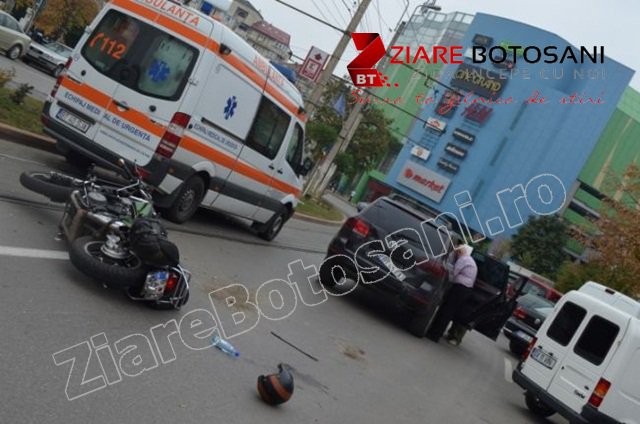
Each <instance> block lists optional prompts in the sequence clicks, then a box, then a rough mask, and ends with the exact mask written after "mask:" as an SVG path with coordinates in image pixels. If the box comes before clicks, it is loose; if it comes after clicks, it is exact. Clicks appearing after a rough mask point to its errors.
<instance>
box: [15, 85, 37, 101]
mask: <svg viewBox="0 0 640 424" xmlns="http://www.w3.org/2000/svg"><path fill="white" fill-rule="evenodd" d="M31 90H33V85H29V84H20V85H19V86H18V89H17V90H15V91H14V92H13V93H12V94H11V96H10V98H11V101H12V102H13V103H15V104H17V105H21V104H23V103H24V99H25V97H27V96H28V95H29V93H31Z"/></svg>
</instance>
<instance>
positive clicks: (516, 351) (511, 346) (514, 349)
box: [509, 340, 527, 357]
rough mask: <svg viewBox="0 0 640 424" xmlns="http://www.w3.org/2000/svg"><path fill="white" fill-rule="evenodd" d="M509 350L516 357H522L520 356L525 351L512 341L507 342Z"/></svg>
mask: <svg viewBox="0 0 640 424" xmlns="http://www.w3.org/2000/svg"><path fill="white" fill-rule="evenodd" d="M509 350H510V351H511V353H513V354H514V355H516V356H519V357H522V355H524V352H525V351H526V350H527V349H526V348H523V347H522V346H521V345H519V344H518V343H516V342H514V341H513V340H510V341H509Z"/></svg>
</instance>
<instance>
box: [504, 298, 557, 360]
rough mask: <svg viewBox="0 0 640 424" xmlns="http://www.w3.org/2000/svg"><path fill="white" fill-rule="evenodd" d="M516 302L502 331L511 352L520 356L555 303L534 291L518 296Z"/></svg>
mask: <svg viewBox="0 0 640 424" xmlns="http://www.w3.org/2000/svg"><path fill="white" fill-rule="evenodd" d="M516 302H517V306H516V309H515V310H514V311H513V315H511V317H510V318H509V319H508V320H507V323H506V324H505V325H504V328H503V329H502V332H503V333H504V335H505V336H507V338H508V339H509V349H510V350H511V352H513V353H514V354H516V355H518V356H522V354H523V353H524V352H526V350H527V346H529V343H531V340H533V338H534V337H535V335H536V332H537V331H538V329H539V328H540V326H541V325H542V323H543V322H544V320H545V319H546V318H547V316H549V314H550V313H551V311H552V310H553V307H554V306H555V303H554V302H552V301H550V300H549V299H545V298H544V297H541V296H539V295H538V294H535V293H529V294H525V295H523V296H520V297H519V298H518V299H517V300H516Z"/></svg>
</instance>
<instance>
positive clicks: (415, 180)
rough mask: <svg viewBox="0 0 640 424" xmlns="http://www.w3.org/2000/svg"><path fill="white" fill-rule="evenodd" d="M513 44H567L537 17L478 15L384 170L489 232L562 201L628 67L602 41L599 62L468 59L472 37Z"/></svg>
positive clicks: (405, 188)
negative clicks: (456, 58)
mask: <svg viewBox="0 0 640 424" xmlns="http://www.w3.org/2000/svg"><path fill="white" fill-rule="evenodd" d="M516 45H518V46H537V47H538V48H540V49H543V48H544V47H546V46H556V47H557V52H558V55H559V56H560V55H561V54H562V52H563V51H564V50H565V49H566V47H567V46H571V45H570V44H569V43H568V42H567V41H565V40H564V39H562V38H560V37H559V36H557V35H555V34H552V33H550V32H547V31H544V30H542V29H539V28H536V27H532V26H529V25H526V24H523V23H520V22H515V21H512V20H509V19H505V18H501V17H497V16H492V15H487V14H482V13H479V14H477V15H475V17H474V19H473V22H472V23H471V25H470V26H469V28H468V30H467V31H466V34H465V36H464V37H463V39H462V46H463V50H466V53H465V58H464V64H448V65H446V66H445V67H444V68H443V69H442V72H441V74H440V76H439V77H438V82H439V83H436V84H434V85H433V86H432V88H431V90H430V91H428V92H425V96H424V97H423V98H421V100H426V101H427V104H426V105H425V106H424V107H423V108H422V109H421V110H420V112H419V116H420V120H416V121H415V122H414V124H413V126H412V128H411V131H410V133H409V134H408V137H407V140H406V141H405V144H404V147H403V148H402V150H401V151H400V153H399V154H398V157H397V159H396V161H395V162H394V164H393V166H392V167H391V169H390V171H389V172H388V174H387V176H386V180H385V183H386V184H388V185H389V186H390V187H391V188H392V189H393V190H394V191H396V192H400V193H402V194H405V195H407V196H410V197H412V198H415V199H417V200H419V201H420V202H422V203H424V204H426V205H428V206H430V207H431V208H433V209H435V210H437V211H439V212H445V213H450V214H451V215H450V216H451V217H453V216H455V217H457V218H458V219H459V220H460V221H461V222H462V223H463V224H464V223H466V225H467V226H468V227H469V228H470V229H472V230H473V231H474V232H477V233H482V234H484V235H486V236H487V237H490V238H494V237H497V236H498V235H501V234H502V235H504V236H510V235H512V234H513V233H514V232H515V231H517V228H518V227H519V226H520V225H522V224H523V223H524V222H526V220H527V218H528V217H529V216H531V215H533V214H540V215H545V214H553V213H556V212H558V211H559V210H560V209H561V208H562V206H563V205H564V204H565V202H566V200H567V196H568V195H569V193H568V191H569V190H570V188H571V187H572V185H573V184H574V182H575V181H576V179H577V177H578V174H579V173H580V171H581V169H582V167H583V166H584V164H585V162H586V160H587V158H588V157H589V155H590V154H591V152H592V150H593V148H594V146H595V145H596V142H597V141H598V139H599V137H600V134H601V133H602V132H603V130H604V128H605V126H606V124H607V122H608V121H609V119H610V117H611V115H612V114H613V112H614V110H615V109H616V105H617V104H618V101H619V99H620V97H621V95H622V93H623V92H624V90H625V89H626V88H627V86H628V84H629V81H630V80H631V77H632V76H633V70H631V69H630V68H628V67H626V66H624V65H622V64H620V63H618V62H616V61H615V60H612V59H610V58H609V57H606V51H605V58H604V60H602V62H603V63H600V62H601V60H600V58H598V60H597V62H598V63H592V62H591V61H589V60H587V61H586V63H574V62H573V61H570V60H568V61H565V62H564V63H562V64H560V63H544V61H543V60H544V57H543V58H542V59H541V60H540V61H539V62H538V63H526V62H525V61H524V58H523V57H522V56H521V54H522V51H517V52H513V53H511V54H510V56H508V57H506V58H505V59H506V60H505V61H504V62H502V63H499V64H498V63H492V62H490V61H487V62H486V63H474V62H473V61H472V55H471V52H472V50H471V49H472V48H473V46H484V47H485V48H487V49H488V48H490V47H494V46H503V47H508V46H516ZM585 47H588V48H589V49H590V50H593V47H594V46H585ZM579 50H580V48H579V47H577V48H575V51H576V53H577V52H579ZM598 51H600V47H599V46H598ZM514 53H515V56H514ZM533 57H534V55H533V54H531V55H530V56H528V58H530V59H531V58H533ZM577 57H578V58H579V55H578V54H577ZM514 62H515V65H514ZM469 92H473V95H470V94H469ZM459 96H463V97H459ZM452 98H453V100H451V99H452ZM465 98H466V103H465ZM542 98H544V102H541V99H542ZM490 99H493V102H490V101H489V100H490ZM534 100H535V101H534ZM474 101H475V103H474ZM456 106H457V107H456Z"/></svg>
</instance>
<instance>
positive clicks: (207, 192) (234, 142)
mask: <svg viewBox="0 0 640 424" xmlns="http://www.w3.org/2000/svg"><path fill="white" fill-rule="evenodd" d="M42 119H43V122H44V125H45V128H46V129H45V131H46V132H47V133H48V134H49V135H51V136H52V137H53V138H55V139H56V140H57V144H58V147H59V149H60V150H61V151H62V152H63V153H65V155H66V156H67V157H68V158H70V159H79V158H80V159H86V158H89V159H90V160H91V161H93V162H95V163H98V164H100V165H103V166H111V167H113V166H114V164H116V163H117V160H118V158H123V159H125V160H126V161H128V162H130V163H135V164H136V165H137V166H138V167H140V168H141V169H142V172H143V173H145V174H146V180H147V181H148V182H149V183H151V184H152V185H153V186H155V187H157V190H156V191H157V192H156V193H155V196H156V199H155V200H156V204H157V206H159V207H161V208H163V209H164V210H165V215H166V216H167V218H169V219H171V220H173V221H175V222H184V221H186V220H188V219H189V218H190V217H191V216H192V215H193V213H194V212H195V211H196V209H197V208H198V207H199V206H203V207H206V208H211V209H215V210H218V211H221V212H224V213H227V214H232V215H236V216H239V217H242V218H246V219H249V220H251V221H252V222H253V224H254V227H255V228H256V229H257V231H258V234H259V235H260V236H261V237H263V238H265V239H267V240H271V239H273V238H274V237H275V236H276V235H277V234H278V232H279V231H280V229H281V228H282V225H283V224H284V222H285V221H286V220H287V219H288V218H289V217H290V216H291V215H292V213H293V210H294V208H295V207H296V205H297V203H298V198H299V195H300V193H301V188H302V181H301V176H302V175H304V174H305V173H306V172H307V171H308V169H309V167H310V162H309V161H305V162H304V163H303V161H302V156H303V141H304V124H305V121H306V116H305V111H304V108H303V102H302V97H301V95H300V93H299V92H298V90H297V89H296V87H295V86H294V85H293V84H292V83H291V82H290V81H289V80H287V79H286V78H285V77H284V76H283V75H282V74H281V73H280V72H278V71H277V70H276V68H275V67H273V66H272V65H271V64H270V63H269V61H268V60H267V59H265V58H264V57H262V56H261V55H260V54H259V53H258V52H257V51H256V50H255V49H253V48H252V47H251V46H250V45H248V44H247V43H246V42H245V41H244V40H242V39H241V38H240V37H239V36H238V35H236V34H235V33H234V32H233V31H231V30H230V29H229V28H227V27H226V26H224V25H223V24H222V23H220V22H218V21H217V20H214V19H212V18H210V17H208V16H206V15H204V14H201V13H199V12H198V11H196V10H194V9H190V8H188V7H186V6H183V5H181V4H178V3H174V2H172V1H170V0H112V1H111V2H109V3H107V4H106V5H105V7H104V8H103V10H102V11H101V12H100V13H99V14H98V16H97V17H96V18H95V20H94V21H93V23H92V24H91V25H90V26H89V27H87V29H86V31H85V34H84V35H83V37H82V38H81V40H80V42H79V43H78V45H77V47H76V49H75V50H74V52H73V54H72V56H71V58H70V60H69V62H68V63H67V66H66V71H65V72H64V73H63V74H62V75H61V76H60V78H58V81H57V83H56V85H55V87H54V89H53V91H52V93H51V95H50V96H49V98H48V99H47V102H46V104H45V107H44V110H43V113H42Z"/></svg>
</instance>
